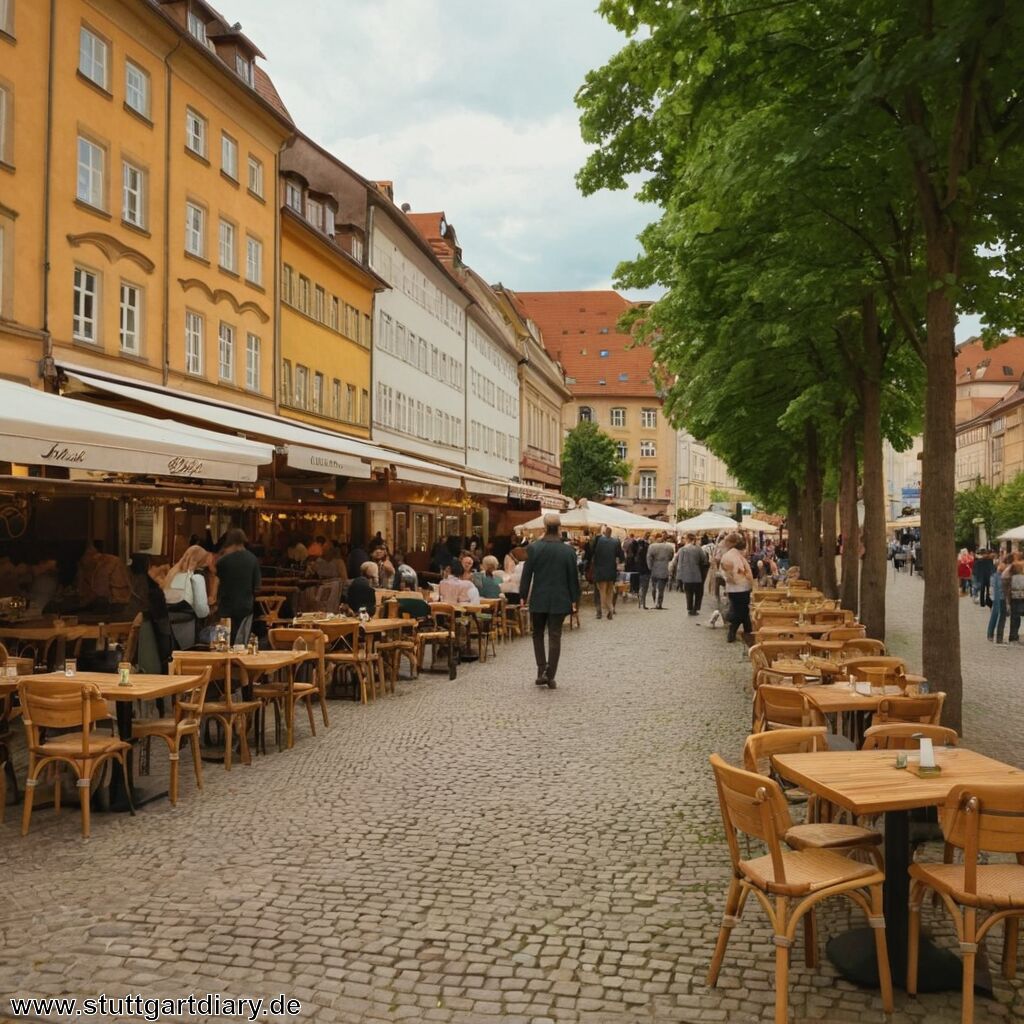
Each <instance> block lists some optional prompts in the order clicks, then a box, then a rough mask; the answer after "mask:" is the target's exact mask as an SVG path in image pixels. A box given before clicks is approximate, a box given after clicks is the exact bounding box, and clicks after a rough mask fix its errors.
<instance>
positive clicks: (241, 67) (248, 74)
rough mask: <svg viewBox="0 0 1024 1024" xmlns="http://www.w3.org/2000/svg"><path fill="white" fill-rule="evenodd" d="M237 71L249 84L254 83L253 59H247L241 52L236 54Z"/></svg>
mask: <svg viewBox="0 0 1024 1024" xmlns="http://www.w3.org/2000/svg"><path fill="white" fill-rule="evenodd" d="M235 71H237V72H238V77H239V78H240V79H242V81H243V82H245V83H246V84H247V85H252V61H251V60H246V59H245V58H244V57H243V56H242V55H241V54H240V53H236V54H235Z"/></svg>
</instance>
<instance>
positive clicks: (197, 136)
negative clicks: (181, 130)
mask: <svg viewBox="0 0 1024 1024" xmlns="http://www.w3.org/2000/svg"><path fill="white" fill-rule="evenodd" d="M185 145H186V146H187V147H188V148H189V149H190V150H192V152H193V153H196V154H197V155H199V156H202V157H205V156H206V118H205V117H203V115H202V114H197V113H196V112H195V111H194V110H193V109H192V108H191V107H189V108H188V109H187V110H186V111H185Z"/></svg>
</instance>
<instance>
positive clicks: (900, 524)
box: [885, 516, 921, 530]
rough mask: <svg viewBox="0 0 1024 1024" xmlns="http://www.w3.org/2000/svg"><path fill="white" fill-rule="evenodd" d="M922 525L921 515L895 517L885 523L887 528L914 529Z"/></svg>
mask: <svg viewBox="0 0 1024 1024" xmlns="http://www.w3.org/2000/svg"><path fill="white" fill-rule="evenodd" d="M920 525H921V517H920V516H904V517H903V518H902V519H893V520H891V521H890V522H888V523H886V524H885V528H886V529H887V530H913V529H914V528H915V527H918V526H920Z"/></svg>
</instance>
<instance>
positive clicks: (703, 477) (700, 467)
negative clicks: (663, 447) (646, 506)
mask: <svg viewBox="0 0 1024 1024" xmlns="http://www.w3.org/2000/svg"><path fill="white" fill-rule="evenodd" d="M676 479H677V487H676V508H690V509H694V508H696V509H706V508H708V507H709V506H710V505H711V503H712V501H713V500H714V499H712V497H711V494H712V492H713V491H715V492H718V491H724V492H725V493H726V494H727V495H728V497H729V500H732V499H733V498H735V497H738V496H739V494H740V489H739V487H738V486H737V484H736V481H735V480H734V479H733V478H732V476H731V475H730V474H729V470H728V468H727V467H726V465H725V463H724V462H723V461H722V460H721V459H720V458H719V457H718V456H717V455H716V454H715V453H714V452H713V451H711V449H710V448H708V446H707V445H705V444H703V443H701V442H700V441H698V440H697V439H696V438H695V437H694V436H693V435H692V434H690V433H689V432H688V431H686V430H678V431H677V432H676Z"/></svg>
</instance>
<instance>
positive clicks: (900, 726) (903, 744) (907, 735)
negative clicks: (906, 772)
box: [861, 722, 960, 750]
mask: <svg viewBox="0 0 1024 1024" xmlns="http://www.w3.org/2000/svg"><path fill="white" fill-rule="evenodd" d="M920 736H927V737H928V739H930V740H931V741H932V743H938V744H941V745H942V746H947V745H948V746H951V747H955V746H956V745H957V744H958V743H959V742H960V737H959V736H958V735H957V734H956V730H955V729H947V728H946V727H945V726H943V725H919V724H917V723H909V722H888V723H886V724H884V725H873V726H871V728H870V729H868V730H867V731H866V732H865V733H864V742H863V744H861V750H916V749H917V747H918V737H920Z"/></svg>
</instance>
